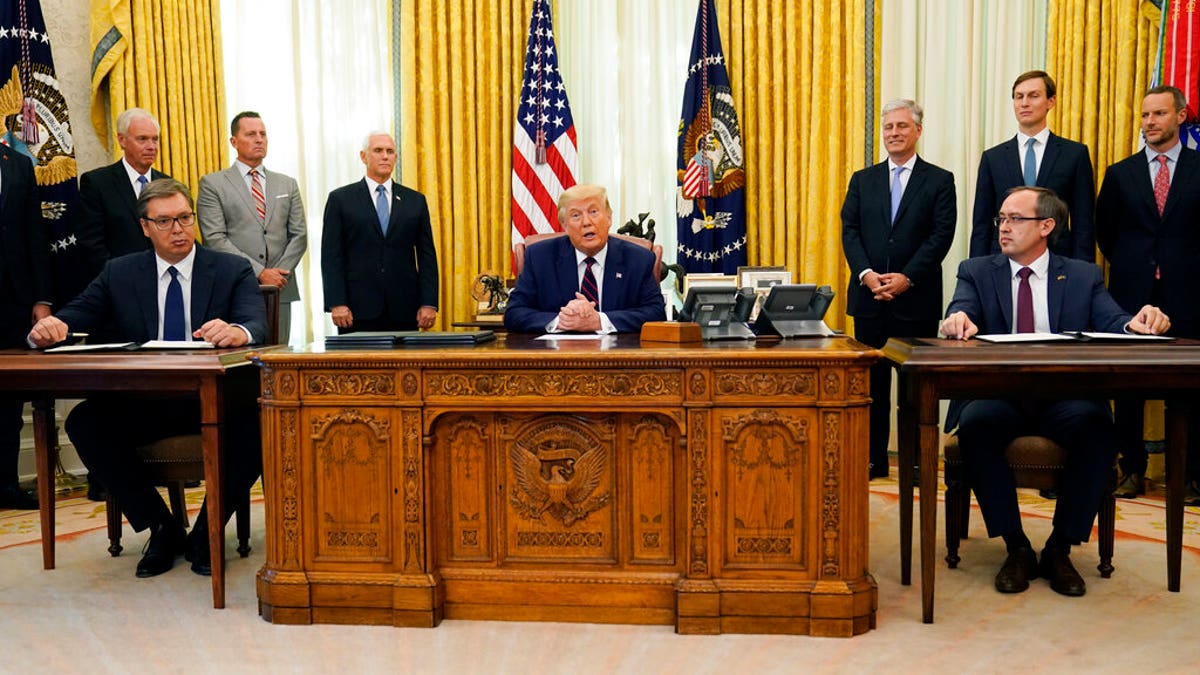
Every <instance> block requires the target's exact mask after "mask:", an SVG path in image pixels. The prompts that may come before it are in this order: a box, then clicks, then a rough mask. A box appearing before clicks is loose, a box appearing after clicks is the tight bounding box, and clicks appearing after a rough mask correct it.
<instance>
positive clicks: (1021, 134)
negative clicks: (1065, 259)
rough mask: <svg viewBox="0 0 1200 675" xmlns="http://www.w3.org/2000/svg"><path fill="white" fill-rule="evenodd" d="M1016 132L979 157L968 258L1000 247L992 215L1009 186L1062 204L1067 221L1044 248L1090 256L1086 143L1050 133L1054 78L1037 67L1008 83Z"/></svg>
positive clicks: (1092, 191) (1091, 191) (1091, 187)
mask: <svg viewBox="0 0 1200 675" xmlns="http://www.w3.org/2000/svg"><path fill="white" fill-rule="evenodd" d="M1012 101H1013V113H1014V114H1015V115H1016V117H1017V135H1016V136H1014V137H1013V138H1010V139H1008V140H1007V141H1004V142H1003V143H1001V144H1000V145H997V146H995V147H992V148H988V149H987V150H985V151H984V153H983V158H982V159H980V161H979V178H978V180H976V181H975V208H974V211H973V212H972V217H971V223H972V225H971V257H972V258H976V257H979V256H984V255H991V254H993V253H999V252H1000V242H999V240H998V239H997V237H996V228H995V227H994V226H993V225H992V218H994V217H995V216H996V212H997V210H998V209H999V208H1000V204H1001V202H1003V201H1004V197H1005V195H1007V194H1008V191H1009V190H1010V189H1011V188H1014V187H1017V186H1019V185H1026V186H1033V185H1038V186H1041V187H1046V188H1050V189H1051V190H1053V191H1054V192H1055V194H1057V195H1058V197H1059V199H1062V200H1063V201H1065V202H1066V203H1067V207H1068V208H1069V209H1070V223H1069V224H1068V223H1067V222H1065V221H1064V222H1061V223H1059V224H1058V226H1057V227H1056V228H1055V232H1056V234H1055V237H1056V240H1055V241H1051V242H1050V250H1051V251H1054V252H1055V253H1057V254H1058V255H1065V256H1069V257H1072V258H1078V259H1080V260H1086V261H1087V262H1095V261H1096V237H1095V231H1094V228H1093V224H1092V207H1093V205H1094V204H1095V197H1096V188H1095V181H1094V180H1093V178H1092V160H1091V159H1090V158H1089V157H1088V149H1087V146H1086V145H1084V144H1082V143H1076V142H1075V141H1070V140H1067V139H1065V138H1063V137H1061V136H1055V135H1054V134H1052V133H1050V129H1049V127H1047V126H1046V115H1048V114H1049V113H1050V111H1051V110H1052V109H1053V108H1054V104H1055V103H1057V102H1058V89H1057V87H1056V86H1055V84H1054V79H1053V78H1051V77H1050V75H1049V74H1048V73H1046V72H1045V71H1042V70H1031V71H1029V72H1027V73H1021V74H1020V75H1018V76H1017V80H1016V81H1015V82H1013V87H1012Z"/></svg>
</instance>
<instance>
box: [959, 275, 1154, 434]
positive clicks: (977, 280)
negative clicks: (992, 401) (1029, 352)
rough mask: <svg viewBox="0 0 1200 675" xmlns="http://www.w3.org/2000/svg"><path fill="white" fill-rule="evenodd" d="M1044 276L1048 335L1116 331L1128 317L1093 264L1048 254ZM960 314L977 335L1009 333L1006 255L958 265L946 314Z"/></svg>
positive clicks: (1010, 311) (1010, 312)
mask: <svg viewBox="0 0 1200 675" xmlns="http://www.w3.org/2000/svg"><path fill="white" fill-rule="evenodd" d="M1046 272H1047V277H1048V278H1047V282H1046V304H1047V305H1048V309H1049V312H1050V316H1049V319H1050V332H1051V333H1061V332H1064V331H1077V330H1097V331H1101V332H1105V333H1120V332H1122V331H1123V330H1124V328H1125V324H1127V323H1129V321H1130V319H1132V318H1133V317H1132V316H1131V315H1130V314H1129V313H1127V312H1125V311H1124V310H1123V309H1121V307H1120V305H1118V304H1117V301H1116V300H1114V299H1113V297H1112V296H1111V295H1109V294H1108V290H1106V289H1105V288H1104V274H1103V273H1102V272H1101V271H1100V268H1099V267H1098V266H1096V264H1095V263H1090V262H1084V261H1082V260H1076V259H1074V258H1067V257H1064V256H1060V255H1056V254H1055V253H1053V252H1051V253H1050V266H1049V267H1048V268H1047V270H1046ZM960 311H961V312H966V314H967V316H969V317H970V318H971V321H972V322H974V323H975V325H976V326H978V327H979V333H980V334H981V335H987V334H991V333H1011V332H1012V325H1013V302H1012V268H1011V267H1010V266H1009V264H1008V258H1007V257H1006V256H1003V255H1000V254H996V255H990V256H985V257H982V258H969V259H967V260H964V261H962V263H960V264H959V266H958V283H957V285H956V286H955V287H954V297H953V298H951V299H950V306H948V307H947V308H946V316H950V315H951V314H953V313H955V312H960ZM962 406H963V402H962V401H952V402H951V403H950V409H949V411H948V412H947V414H946V429H947V430H950V429H953V428H954V427H956V426H958V414H959V412H960V411H961V410H962Z"/></svg>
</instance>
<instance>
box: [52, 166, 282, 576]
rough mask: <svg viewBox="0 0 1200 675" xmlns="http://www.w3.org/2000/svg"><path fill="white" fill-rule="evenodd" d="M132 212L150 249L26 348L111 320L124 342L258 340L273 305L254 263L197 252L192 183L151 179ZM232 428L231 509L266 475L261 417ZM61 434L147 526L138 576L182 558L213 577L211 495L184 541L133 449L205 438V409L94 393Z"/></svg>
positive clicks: (137, 525) (122, 261)
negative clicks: (267, 299)
mask: <svg viewBox="0 0 1200 675" xmlns="http://www.w3.org/2000/svg"><path fill="white" fill-rule="evenodd" d="M137 208H138V217H139V220H140V222H141V227H142V233H143V234H144V235H145V236H146V237H148V238H149V239H150V241H151V243H152V244H153V245H154V250H153V251H143V252H140V253H131V254H129V255H125V256H121V257H119V258H114V259H112V260H110V261H109V262H108V263H107V264H106V265H105V267H104V269H103V271H101V272H100V275H99V276H97V277H96V279H95V280H94V281H92V283H91V284H90V285H89V286H88V287H87V288H86V289H85V290H84V291H83V292H82V293H80V294H79V296H78V297H77V298H75V299H74V300H72V301H71V302H70V303H68V304H67V305H66V306H65V307H63V308H62V309H61V310H59V311H58V312H57V313H56V314H55V315H54V316H49V317H46V318H44V319H42V320H41V321H39V322H38V323H36V324H35V325H34V327H33V330H32V331H30V333H29V342H30V343H31V344H33V345H34V346H36V347H47V346H50V345H53V344H55V343H58V342H62V341H63V340H65V339H66V337H67V333H68V331H81V332H83V331H89V330H91V329H92V328H93V327H96V326H100V325H105V324H106V322H108V321H109V320H110V319H111V323H112V325H113V326H115V327H116V331H117V333H118V334H119V335H120V337H121V338H122V339H124V340H130V341H134V342H145V341H147V340H153V339H161V340H203V341H205V342H210V343H212V344H213V345H215V346H217V347H240V346H243V345H246V344H249V343H252V342H261V341H262V340H263V339H264V337H265V336H266V330H267V320H266V319H267V317H266V307H265V306H264V303H263V299H262V294H261V293H260V291H259V288H258V281H257V280H256V279H255V277H254V272H253V271H251V269H250V263H249V262H247V261H246V260H245V259H244V258H240V257H238V256H235V255H230V254H228V253H220V252H216V251H210V250H207V249H205V248H202V247H199V246H196V234H195V213H194V208H193V202H192V195H191V193H190V192H188V189H187V186H185V185H183V184H182V183H180V182H178V181H175V180H172V179H169V178H164V179H159V180H155V181H152V182H151V183H150V184H149V185H147V186H146V188H145V189H143V190H142V194H141V196H140V197H138V202H137ZM189 300H190V302H188V301H189ZM227 421H228V427H227V429H228V431H227V434H226V437H227V438H228V439H229V449H228V452H226V453H225V456H226V458H227V464H226V467H225V469H226V471H225V478H226V481H225V486H226V491H225V493H224V495H225V501H226V504H236V503H237V502H238V500H240V499H244V498H245V495H246V494H247V492H248V491H249V489H250V486H251V485H253V484H254V481H256V480H258V476H259V475H260V474H261V473H262V450H261V448H260V444H261V438H260V434H259V425H258V412H257V410H254V411H245V412H241V413H240V414H239V411H234V410H230V411H229V414H228V420H227ZM66 430H67V435H68V436H69V437H70V438H71V442H72V443H73V444H74V445H75V449H76V450H77V451H78V453H79V457H80V459H82V460H83V463H84V464H85V465H87V468H88V471H91V472H93V473H94V474H95V475H96V476H98V477H99V478H100V480H101V481H102V482H103V483H104V485H106V486H107V487H108V489H109V490H110V491H111V493H112V494H113V496H114V497H116V499H117V503H118V504H120V505H121V510H122V512H124V514H125V517H126V518H128V519H129V524H130V525H132V526H133V529H134V530H135V531H137V532H141V531H142V530H145V529H147V528H149V529H150V541H149V543H148V544H147V546H146V551H145V553H144V554H143V556H142V559H141V561H139V562H138V566H137V576H139V577H151V576H155V575H157V574H162V573H163V572H166V571H167V570H169V569H171V566H172V565H174V564H175V557H176V556H178V555H182V554H186V555H187V558H188V560H190V561H191V563H192V571H193V572H196V573H197V574H202V575H208V574H211V568H210V565H209V552H208V532H207V522H208V521H207V511H206V509H207V506H208V504H207V500H206V502H205V506H204V507H203V508H201V509H200V515H199V516H197V518H196V524H195V526H194V527H193V528H192V532H191V534H190V535H185V533H184V530H183V528H182V527H180V525H179V524H178V523H177V521H176V520H175V519H174V518H172V516H171V512H170V510H168V509H167V505H166V503H164V502H163V499H162V497H161V496H159V494H158V491H157V490H156V489H155V488H154V486H153V485H151V484H150V482H149V481H148V480H146V479H145V477H144V475H143V471H142V470H141V460H140V459H139V458H138V456H137V454H136V452H135V451H134V448H136V447H138V446H141V445H145V444H147V443H151V442H153V441H156V440H159V439H162V438H166V437H168V436H176V435H182V434H195V433H199V430H200V406H199V404H198V402H197V401H196V400H195V399H194V398H175V399H170V398H168V399H147V398H135V397H123V396H120V395H112V396H99V397H94V398H90V399H88V400H86V401H84V402H82V403H80V404H79V405H78V406H76V407H75V409H74V410H72V411H71V413H70V414H69V415H68V416H67V421H66ZM231 511H232V509H230V508H226V509H225V513H227V514H228V513H230V512H231ZM226 517H228V516H226Z"/></svg>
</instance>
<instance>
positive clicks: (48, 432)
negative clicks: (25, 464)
mask: <svg viewBox="0 0 1200 675" xmlns="http://www.w3.org/2000/svg"><path fill="white" fill-rule="evenodd" d="M56 440H57V439H55V437H54V399H52V398H40V399H36V400H34V402H33V445H34V463H35V464H36V466H37V493H38V515H39V516H40V517H41V521H42V523H41V524H42V569H47V570H52V569H54V508H55V503H54V467H55V465H56V464H58V456H57V455H58V444H57V443H56V442H55V441H56Z"/></svg>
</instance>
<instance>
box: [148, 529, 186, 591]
mask: <svg viewBox="0 0 1200 675" xmlns="http://www.w3.org/2000/svg"><path fill="white" fill-rule="evenodd" d="M185 544H186V535H185V534H184V532H183V528H182V527H180V526H179V524H178V523H175V522H174V521H172V522H170V523H159V524H157V525H153V526H151V528H150V540H149V541H147V542H146V550H145V552H143V553H142V559H141V560H139V561H138V564H137V576H138V578H139V579H144V578H146V577H155V576H158V575H160V574H162V573H163V572H166V571H167V570H169V569H171V567H172V566H173V565H174V564H175V558H176V557H178V556H179V555H181V554H182V553H183V552H184V548H185Z"/></svg>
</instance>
